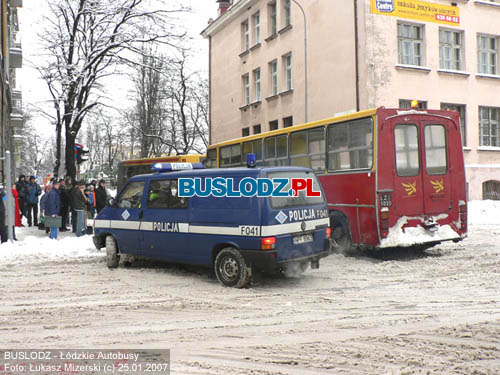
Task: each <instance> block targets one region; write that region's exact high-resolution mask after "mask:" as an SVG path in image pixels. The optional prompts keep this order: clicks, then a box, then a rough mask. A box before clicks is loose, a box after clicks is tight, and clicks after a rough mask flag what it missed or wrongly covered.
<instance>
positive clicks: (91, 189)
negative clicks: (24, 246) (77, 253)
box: [40, 177, 110, 239]
mask: <svg viewBox="0 0 500 375" xmlns="http://www.w3.org/2000/svg"><path fill="white" fill-rule="evenodd" d="M96 184H97V181H96V180H93V181H92V182H91V183H90V184H85V182H84V181H79V182H75V183H73V179H72V178H71V177H66V179H65V180H63V179H60V180H54V181H53V182H52V184H49V185H47V187H46V188H45V194H44V195H43V196H42V200H41V203H40V208H41V212H43V214H44V216H45V217H51V218H57V217H60V218H61V225H60V226H53V225H51V226H50V233H49V238H53V239H56V238H57V236H58V233H59V231H61V232H66V231H68V230H69V228H67V225H68V224H69V223H70V222H71V226H72V228H71V229H72V231H73V232H74V233H75V234H76V236H77V237H80V236H83V235H84V234H86V232H87V224H86V223H87V218H89V217H90V218H91V219H93V218H94V215H95V213H96V212H97V213H99V212H100V211H101V210H102V209H103V208H104V207H105V206H106V205H107V202H108V200H109V197H110V196H109V193H108V191H107V190H106V182H105V181H104V180H101V181H99V186H97V187H96ZM70 218H71V220H70ZM47 229H48V228H47Z"/></svg>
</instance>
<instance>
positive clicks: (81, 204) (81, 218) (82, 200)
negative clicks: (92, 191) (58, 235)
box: [71, 181, 89, 237]
mask: <svg viewBox="0 0 500 375" xmlns="http://www.w3.org/2000/svg"><path fill="white" fill-rule="evenodd" d="M71 202H72V205H73V209H74V210H75V212H76V232H75V233H76V236H77V237H80V236H83V235H84V234H85V230H86V227H85V212H86V211H87V203H88V202H89V199H88V198H87V196H86V195H85V182H83V181H80V182H79V183H78V184H77V185H76V186H75V188H74V189H73V191H72V192H71Z"/></svg>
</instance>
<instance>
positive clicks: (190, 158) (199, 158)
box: [116, 154, 205, 191]
mask: <svg viewBox="0 0 500 375" xmlns="http://www.w3.org/2000/svg"><path fill="white" fill-rule="evenodd" d="M204 161H205V155H199V154H193V155H174V156H161V157H157V158H145V159H130V160H123V161H121V162H120V163H119V164H118V176H117V182H116V184H117V186H116V188H117V189H118V190H117V191H120V189H121V187H122V186H123V184H125V182H127V180H128V179H129V178H130V177H132V176H137V175H139V174H146V173H151V167H152V166H153V164H155V163H203V162H204Z"/></svg>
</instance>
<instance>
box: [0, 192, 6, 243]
mask: <svg viewBox="0 0 500 375" xmlns="http://www.w3.org/2000/svg"><path fill="white" fill-rule="evenodd" d="M6 200H7V197H6V195H5V191H4V189H3V186H2V185H0V242H1V243H4V242H7V240H8V238H7V237H8V236H7V225H6V224H5V205H6Z"/></svg>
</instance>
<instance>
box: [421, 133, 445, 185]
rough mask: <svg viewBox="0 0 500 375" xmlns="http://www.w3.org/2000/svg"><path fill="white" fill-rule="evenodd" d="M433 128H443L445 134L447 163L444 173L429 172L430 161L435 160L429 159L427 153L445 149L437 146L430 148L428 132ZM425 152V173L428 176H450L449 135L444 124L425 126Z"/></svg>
mask: <svg viewBox="0 0 500 375" xmlns="http://www.w3.org/2000/svg"><path fill="white" fill-rule="evenodd" d="M432 126H439V127H440V128H442V130H443V132H444V133H443V134H444V157H445V162H446V166H445V167H446V168H445V171H444V172H443V173H441V172H439V173H431V172H429V165H428V162H427V161H428V160H432V159H434V158H432V157H430V158H428V157H427V156H428V154H427V151H428V150H431V151H432V150H437V149H441V148H443V147H437V146H434V145H432V146H434V147H430V148H429V147H428V145H427V132H426V130H427V129H428V128H430V127H432ZM432 141H433V139H432V138H431V142H432ZM424 152H425V172H426V173H427V175H429V176H443V175H445V174H448V169H449V160H448V134H447V132H446V126H444V125H443V124H425V125H424Z"/></svg>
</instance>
